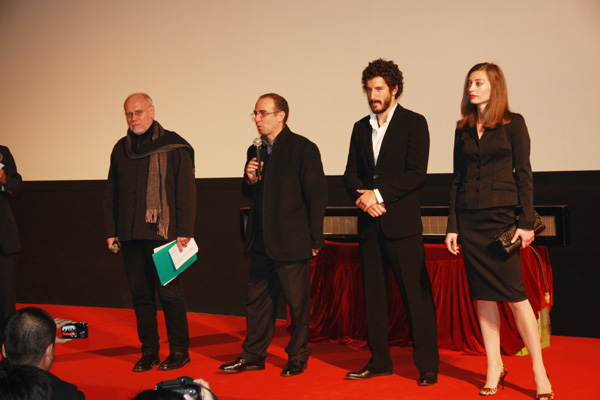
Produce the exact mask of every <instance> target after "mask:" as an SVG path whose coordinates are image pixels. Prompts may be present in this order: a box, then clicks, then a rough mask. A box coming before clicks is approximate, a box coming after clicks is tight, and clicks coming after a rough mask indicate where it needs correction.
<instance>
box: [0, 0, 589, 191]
mask: <svg viewBox="0 0 600 400" xmlns="http://www.w3.org/2000/svg"><path fill="white" fill-rule="evenodd" d="M378 57H384V58H388V59H393V60H394V61H396V62H397V63H398V64H399V66H400V68H401V69H402V71H403V72H404V76H405V89H404V90H405V92H404V95H403V97H402V98H401V101H400V102H401V104H402V105H404V106H405V107H407V108H410V109H413V110H415V111H417V112H420V113H422V114H424V115H425V116H426V117H427V119H428V121H429V125H430V131H431V139H432V145H431V157H430V164H429V172H431V173H440V172H451V169H452V165H451V152H452V135H453V126H454V122H455V121H456V119H457V118H458V116H459V115H458V107H459V102H460V95H461V87H462V84H463V80H464V75H465V74H466V72H467V70H468V69H469V68H470V67H471V66H472V65H473V64H475V63H477V62H481V61H493V62H497V63H498V64H499V65H500V66H501V67H502V68H503V69H504V72H505V74H506V76H507V79H508V84H509V95H510V101H511V107H512V108H513V109H514V111H517V112H520V113H522V114H523V115H524V116H525V118H526V121H527V123H528V126H529V129H530V133H531V137H532V140H533V151H532V163H533V167H534V170H535V171H562V170H598V169H600V161H599V160H600V157H599V156H598V154H597V153H598V149H599V148H600V139H599V137H600V135H599V134H598V123H597V121H596V119H597V118H596V117H595V116H596V115H597V114H598V110H599V109H600V100H599V97H598V94H599V93H600V74H599V73H598V71H600V1H598V0H573V1H568V2H567V1H564V0H504V1H471V0H454V1H442V0H437V1H432V0H424V1H407V0H389V1H374V0H368V1H367V0H351V1H343V0H329V1H328V0H320V1H315V0H304V1H293V2H292V1H285V0H278V1H272V0H262V1H261V0H253V1H250V0H217V1H210V2H209V1H191V0H190V1H181V0H174V1H158V0H144V1H137V0H135V1H126V0H98V1H92V0H54V1H51V0H2V1H0V89H1V94H0V143H2V144H5V145H8V146H9V147H10V148H11V150H12V151H13V153H14V155H15V157H16V158H17V163H18V166H19V170H20V172H21V174H22V175H23V177H24V179H26V180H73V179H77V180H78V179H104V178H105V177H106V173H107V171H108V163H109V154H110V151H111V149H112V146H113V145H114V143H115V142H116V141H117V140H118V139H119V138H120V137H122V136H123V135H124V134H125V129H126V125H125V119H124V116H123V110H122V103H123V100H124V98H125V97H126V96H127V95H128V94H129V93H131V92H134V91H146V92H148V93H149V94H150V95H151V96H152V97H153V99H154V102H155V105H156V113H157V120H158V121H160V122H161V123H162V124H163V126H164V127H165V128H167V129H171V130H175V131H177V132H179V133H180V134H181V135H182V136H184V137H185V138H187V139H188V140H189V142H190V143H191V144H192V145H193V146H194V147H195V149H196V152H197V153H196V154H197V159H196V165H197V169H196V175H197V177H198V178H206V177H234V176H239V175H240V174H241V172H242V166H243V161H244V157H245V150H246V148H247V146H248V145H249V144H250V143H251V142H252V139H253V138H254V137H255V136H256V131H255V129H254V127H253V125H252V123H251V121H250V118H249V113H250V111H251V110H252V109H253V107H254V102H255V101H256V98H257V97H258V96H259V95H260V94H262V93H265V92H270V91H274V92H278V93H280V94H282V95H283V96H284V97H286V98H287V99H288V101H289V103H290V108H291V110H290V120H289V125H290V127H291V129H292V130H294V131H296V132H297V133H300V134H303V135H305V136H307V137H309V138H310V139H311V140H313V141H314V142H316V143H317V144H318V145H319V148H320V149H321V153H322V157H323V160H324V165H325V172H326V173H327V174H328V175H337V174H342V173H343V171H344V166H345V161H346V156H347V149H348V142H349V136H350V132H351V128H352V125H353V123H354V122H355V121H356V120H358V119H359V118H361V117H362V116H364V115H366V114H367V113H368V107H367V103H366V100H365V98H364V96H363V94H362V91H361V85H360V75H361V72H362V70H363V69H364V67H365V66H366V64H367V63H368V62H369V61H371V60H373V59H375V58H378Z"/></svg>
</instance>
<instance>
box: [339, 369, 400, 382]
mask: <svg viewBox="0 0 600 400" xmlns="http://www.w3.org/2000/svg"><path fill="white" fill-rule="evenodd" d="M391 374H392V371H376V370H374V369H371V368H370V367H364V368H363V369H361V370H358V371H353V372H348V373H347V374H346V379H354V380H363V379H369V378H374V377H376V376H388V375H391Z"/></svg>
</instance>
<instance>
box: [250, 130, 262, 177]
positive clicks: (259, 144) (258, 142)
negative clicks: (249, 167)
mask: <svg viewBox="0 0 600 400" xmlns="http://www.w3.org/2000/svg"><path fill="white" fill-rule="evenodd" d="M252 145H253V146H254V147H256V161H257V162H258V168H257V169H256V177H257V178H258V180H259V181H260V161H261V147H262V139H261V138H260V136H259V137H257V138H256V139H254V141H253V142H252Z"/></svg>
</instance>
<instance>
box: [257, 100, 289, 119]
mask: <svg viewBox="0 0 600 400" xmlns="http://www.w3.org/2000/svg"><path fill="white" fill-rule="evenodd" d="M267 97H268V98H270V99H273V103H275V110H277V111H285V118H283V123H284V124H285V123H286V122H287V120H288V117H289V115H290V107H289V106H288V102H287V100H286V99H284V98H283V97H282V96H280V95H278V94H277V93H267V94H263V95H262V96H260V97H259V98H258V99H259V100H261V99H264V98H267Z"/></svg>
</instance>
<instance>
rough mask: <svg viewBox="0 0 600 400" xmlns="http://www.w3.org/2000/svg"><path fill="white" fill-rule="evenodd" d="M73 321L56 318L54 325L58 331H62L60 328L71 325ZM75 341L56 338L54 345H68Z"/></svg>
mask: <svg viewBox="0 0 600 400" xmlns="http://www.w3.org/2000/svg"><path fill="white" fill-rule="evenodd" d="M71 322H73V321H71V320H70V319H65V318H54V323H55V324H56V329H57V330H59V331H60V328H62V327H63V326H65V325H66V324H70V323H71ZM71 340H73V339H70V338H59V337H58V336H56V340H55V341H54V343H57V344H58V343H67V342H70V341H71Z"/></svg>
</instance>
